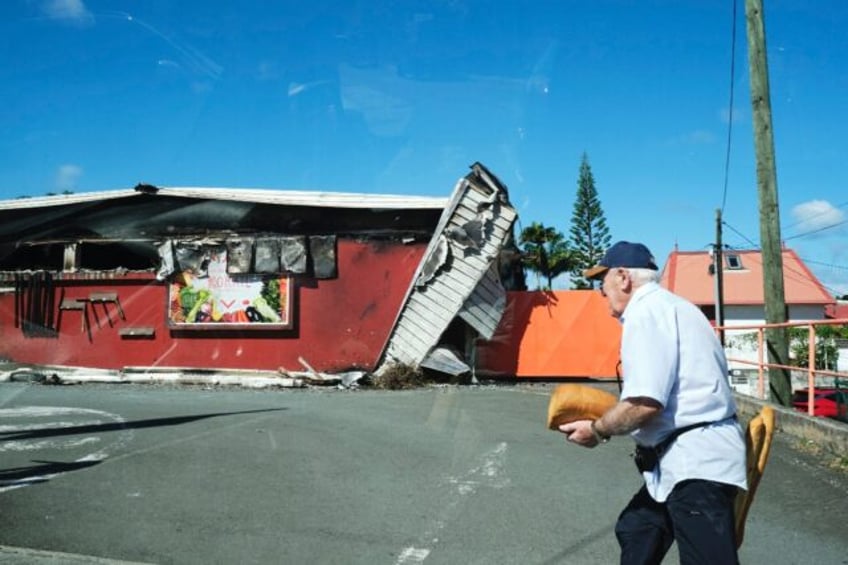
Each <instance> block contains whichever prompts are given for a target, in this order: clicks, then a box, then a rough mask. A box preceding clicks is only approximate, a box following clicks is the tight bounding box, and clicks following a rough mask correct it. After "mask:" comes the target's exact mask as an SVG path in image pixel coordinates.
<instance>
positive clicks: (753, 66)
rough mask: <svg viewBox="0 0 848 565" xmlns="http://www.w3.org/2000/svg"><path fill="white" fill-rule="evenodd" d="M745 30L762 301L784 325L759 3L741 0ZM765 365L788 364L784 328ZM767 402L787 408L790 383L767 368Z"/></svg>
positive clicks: (770, 317) (772, 339) (769, 338)
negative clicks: (769, 397) (755, 176)
mask: <svg viewBox="0 0 848 565" xmlns="http://www.w3.org/2000/svg"><path fill="white" fill-rule="evenodd" d="M745 20H746V23H747V31H748V71H749V74H750V81H751V104H752V106H753V125H754V150H755V153H756V161H757V193H758V195H759V207H760V246H761V247H762V254H763V298H764V301H765V314H766V323H769V324H776V323H781V322H785V321H786V317H787V316H786V298H785V295H784V288H783V255H782V249H781V241H780V212H779V209H778V201H777V172H776V170H775V164H774V136H773V133H772V123H771V101H770V98H769V81H768V61H767V59H766V36H765V19H764V17H763V0H745ZM766 347H767V349H768V362H769V363H770V364H778V365H784V366H788V365H789V339H788V332H787V330H786V328H771V329H768V330H767V331H766ZM768 374H769V389H770V390H771V399H772V400H773V401H775V402H777V403H779V404H782V405H784V406H789V403H790V400H791V396H792V381H791V378H790V375H789V371H788V370H787V369H779V368H770V369H769V373H768Z"/></svg>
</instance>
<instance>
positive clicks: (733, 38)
mask: <svg viewBox="0 0 848 565" xmlns="http://www.w3.org/2000/svg"><path fill="white" fill-rule="evenodd" d="M736 12H737V9H736V0H733V18H732V20H733V25H732V26H731V33H730V103H729V104H728V110H727V150H726V153H725V156H724V190H723V192H722V195H721V214H722V216H723V215H724V207H725V205H726V204H727V182H728V178H729V176H730V141H731V139H732V135H733V90H734V88H733V87H734V84H735V75H736Z"/></svg>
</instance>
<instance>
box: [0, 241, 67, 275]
mask: <svg viewBox="0 0 848 565" xmlns="http://www.w3.org/2000/svg"><path fill="white" fill-rule="evenodd" d="M4 247H5V246H4ZM64 253H65V246H64V245H63V244H47V245H21V246H16V247H11V246H10V247H9V248H6V249H2V250H0V270H3V271H24V270H33V271H38V270H43V271H60V270H61V269H62V259H63V257H64Z"/></svg>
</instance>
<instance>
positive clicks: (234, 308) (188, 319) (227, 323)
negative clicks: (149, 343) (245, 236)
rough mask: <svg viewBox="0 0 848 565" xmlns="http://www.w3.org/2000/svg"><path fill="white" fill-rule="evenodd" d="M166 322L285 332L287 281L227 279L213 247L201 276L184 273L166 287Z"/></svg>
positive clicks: (223, 260) (222, 257)
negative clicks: (167, 289) (281, 329)
mask: <svg viewBox="0 0 848 565" xmlns="http://www.w3.org/2000/svg"><path fill="white" fill-rule="evenodd" d="M168 322H169V325H170V326H171V327H175V328H182V329H229V328H234V327H237V328H238V329H243V328H245V329H276V328H290V327H291V324H292V317H291V280H290V279H289V278H288V277H285V276H269V275H231V274H229V273H227V252H226V249H224V248H220V249H216V250H214V251H213V252H212V253H211V254H210V255H209V262H208V267H207V271H206V273H205V274H204V275H203V276H198V275H197V274H195V273H193V272H191V271H184V272H182V273H180V274H179V275H178V276H177V277H176V278H175V281H174V282H172V283H171V285H170V290H169V293H168Z"/></svg>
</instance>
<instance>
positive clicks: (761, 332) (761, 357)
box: [716, 319, 848, 416]
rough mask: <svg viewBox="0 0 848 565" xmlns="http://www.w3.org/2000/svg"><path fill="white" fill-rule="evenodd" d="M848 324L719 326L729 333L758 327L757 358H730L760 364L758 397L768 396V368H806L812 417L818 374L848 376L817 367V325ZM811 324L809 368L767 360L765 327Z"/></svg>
mask: <svg viewBox="0 0 848 565" xmlns="http://www.w3.org/2000/svg"><path fill="white" fill-rule="evenodd" d="M845 325H848V319H838V320H811V321H806V322H784V323H780V324H755V325H739V326H737V325H724V326H716V332H721V331H724V332H725V334H726V333H727V332H728V331H730V330H755V331H756V332H757V361H750V360H748V359H737V358H733V357H728V358H727V360H728V362H734V363H739V364H743V365H755V366H756V367H757V397H758V398H760V399H765V384H764V383H765V379H764V377H765V370H766V369H772V368H774V369H786V370H790V371H806V373H807V391H808V396H807V412H808V413H809V414H810V415H811V416H812V415H813V414H814V412H815V388H816V376H825V377H828V376H829V377H837V378H846V379H848V373H845V372H839V371H829V370H825V369H816V326H845ZM804 326H806V327H808V328H809V343H808V345H809V350H808V354H807V359H808V363H809V366H808V367H798V366H794V365H780V364H777V363H766V362H765V330H767V329H769V328H793V327H804Z"/></svg>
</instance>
